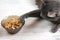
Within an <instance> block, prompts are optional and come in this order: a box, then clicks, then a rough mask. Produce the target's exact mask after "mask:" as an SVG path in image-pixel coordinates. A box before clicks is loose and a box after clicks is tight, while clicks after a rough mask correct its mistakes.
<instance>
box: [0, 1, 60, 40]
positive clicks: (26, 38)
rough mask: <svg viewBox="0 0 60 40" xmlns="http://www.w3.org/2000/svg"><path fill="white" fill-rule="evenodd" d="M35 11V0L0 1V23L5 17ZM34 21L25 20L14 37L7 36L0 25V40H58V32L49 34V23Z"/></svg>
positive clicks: (59, 39)
mask: <svg viewBox="0 0 60 40" xmlns="http://www.w3.org/2000/svg"><path fill="white" fill-rule="evenodd" d="M35 9H38V8H37V6H36V5H35V0H0V22H1V20H2V19H4V18H5V17H7V16H10V15H18V16H21V15H23V14H25V13H27V12H30V11H32V10H35ZM36 20H37V19H36V18H29V19H26V23H25V25H24V26H23V28H22V29H21V30H20V31H19V32H18V33H17V34H15V35H11V34H8V33H7V31H6V30H5V29H4V28H3V27H2V26H1V25H0V40H60V30H58V31H57V32H56V33H51V32H50V29H51V27H52V25H51V23H50V22H48V21H46V20H43V21H41V22H40V21H36ZM0 24H1V23H0Z"/></svg>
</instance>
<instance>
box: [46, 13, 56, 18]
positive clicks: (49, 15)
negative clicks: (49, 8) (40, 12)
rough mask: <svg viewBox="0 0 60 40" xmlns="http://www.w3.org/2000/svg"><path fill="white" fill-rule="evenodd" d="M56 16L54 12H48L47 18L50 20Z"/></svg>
mask: <svg viewBox="0 0 60 40" xmlns="http://www.w3.org/2000/svg"><path fill="white" fill-rule="evenodd" d="M56 14H57V13H56V12H48V14H47V16H48V17H51V18H52V17H56Z"/></svg>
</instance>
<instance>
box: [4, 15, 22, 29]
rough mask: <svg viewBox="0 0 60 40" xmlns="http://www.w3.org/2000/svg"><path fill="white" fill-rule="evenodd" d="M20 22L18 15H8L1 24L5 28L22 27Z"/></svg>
mask: <svg viewBox="0 0 60 40" xmlns="http://www.w3.org/2000/svg"><path fill="white" fill-rule="evenodd" d="M22 25H23V24H22V23H21V20H20V19H19V17H15V16H14V17H12V16H11V17H8V19H6V20H5V21H4V22H3V26H4V27H5V28H7V29H13V30H14V29H18V28H19V27H22Z"/></svg>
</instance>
